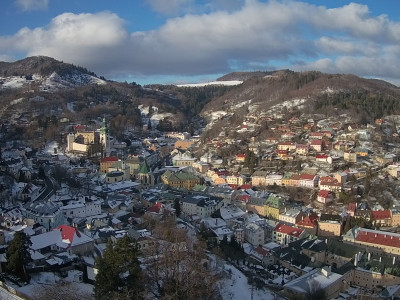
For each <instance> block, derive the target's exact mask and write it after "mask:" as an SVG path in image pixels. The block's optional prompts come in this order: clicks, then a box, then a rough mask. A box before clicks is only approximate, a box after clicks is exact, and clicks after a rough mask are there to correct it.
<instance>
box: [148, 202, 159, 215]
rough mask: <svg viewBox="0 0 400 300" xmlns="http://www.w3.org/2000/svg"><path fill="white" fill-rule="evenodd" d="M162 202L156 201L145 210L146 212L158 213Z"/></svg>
mask: <svg viewBox="0 0 400 300" xmlns="http://www.w3.org/2000/svg"><path fill="white" fill-rule="evenodd" d="M161 207H162V204H161V202H157V203H156V204H154V205H153V206H152V207H150V208H148V209H147V211H148V212H152V213H156V214H159V213H160V210H161Z"/></svg>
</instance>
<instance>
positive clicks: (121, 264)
mask: <svg viewBox="0 0 400 300" xmlns="http://www.w3.org/2000/svg"><path fill="white" fill-rule="evenodd" d="M97 268H98V273H97V276H96V281H95V284H94V291H95V297H96V299H113V298H119V297H121V296H122V295H123V297H124V298H125V299H141V297H140V295H141V287H140V286H141V284H140V278H141V271H140V266H139V261H138V259H137V248H136V246H135V244H134V241H133V239H132V238H130V237H129V236H124V237H123V238H120V239H118V240H117V242H116V243H115V244H113V243H112V241H111V240H109V241H108V243H107V247H106V250H105V251H104V254H103V257H101V258H100V259H98V261H97Z"/></svg>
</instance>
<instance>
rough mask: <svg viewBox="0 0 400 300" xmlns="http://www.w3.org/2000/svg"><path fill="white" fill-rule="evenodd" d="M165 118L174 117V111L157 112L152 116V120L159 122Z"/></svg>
mask: <svg viewBox="0 0 400 300" xmlns="http://www.w3.org/2000/svg"><path fill="white" fill-rule="evenodd" d="M165 118H174V114H172V113H160V114H159V113H155V114H153V115H152V116H151V117H150V120H151V121H152V122H153V121H156V123H159V122H160V120H164V119H165Z"/></svg>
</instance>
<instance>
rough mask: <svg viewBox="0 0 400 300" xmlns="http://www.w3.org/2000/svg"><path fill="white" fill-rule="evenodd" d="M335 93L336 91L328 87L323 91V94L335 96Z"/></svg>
mask: <svg viewBox="0 0 400 300" xmlns="http://www.w3.org/2000/svg"><path fill="white" fill-rule="evenodd" d="M335 92H336V91H335V90H334V89H332V88H331V87H329V86H328V87H327V88H326V89H325V90H323V91H322V94H333V93H335Z"/></svg>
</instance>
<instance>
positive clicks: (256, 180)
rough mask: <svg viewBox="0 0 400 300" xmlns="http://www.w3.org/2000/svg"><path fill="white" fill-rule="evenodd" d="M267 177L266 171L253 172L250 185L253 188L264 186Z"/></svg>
mask: <svg viewBox="0 0 400 300" xmlns="http://www.w3.org/2000/svg"><path fill="white" fill-rule="evenodd" d="M267 175H268V172H267V171H255V172H254V173H253V175H251V184H252V185H253V186H259V185H264V186H265V185H266V177H267Z"/></svg>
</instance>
